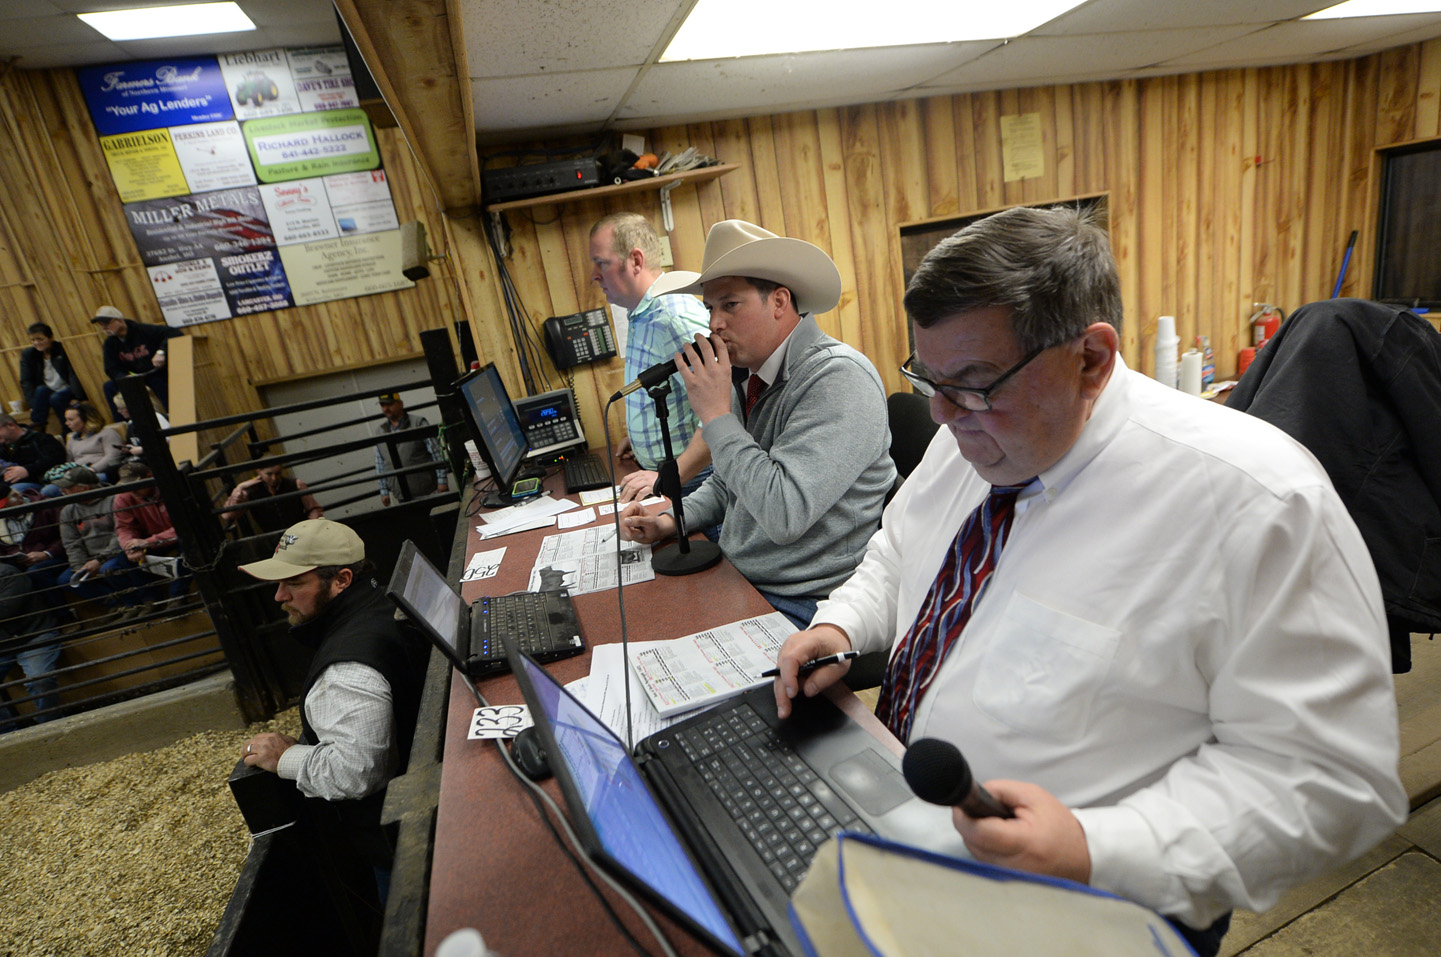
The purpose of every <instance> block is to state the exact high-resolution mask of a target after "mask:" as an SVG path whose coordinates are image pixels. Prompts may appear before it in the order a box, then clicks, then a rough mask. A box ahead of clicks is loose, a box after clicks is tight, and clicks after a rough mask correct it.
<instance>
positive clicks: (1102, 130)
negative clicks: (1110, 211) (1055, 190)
mask: <svg viewBox="0 0 1441 957" xmlns="http://www.w3.org/2000/svg"><path fill="white" fill-rule="evenodd" d="M1070 89H1071V99H1072V102H1073V103H1074V110H1073V111H1072V115H1073V117H1074V120H1075V124H1076V136H1075V163H1074V165H1075V169H1076V183H1075V189H1074V191H1073V193H1072V195H1076V196H1080V195H1083V194H1088V193H1100V192H1104V191H1105V190H1107V189H1108V188H1109V184H1110V179H1109V178H1108V177H1107V175H1106V170H1107V162H1108V160H1110V159H1111V156H1110V154H1109V153H1108V152H1107V149H1106V119H1107V116H1108V114H1107V112H1106V86H1105V85H1104V84H1101V83H1082V84H1079V85H1077V86H1073V87H1071V88H1070Z"/></svg>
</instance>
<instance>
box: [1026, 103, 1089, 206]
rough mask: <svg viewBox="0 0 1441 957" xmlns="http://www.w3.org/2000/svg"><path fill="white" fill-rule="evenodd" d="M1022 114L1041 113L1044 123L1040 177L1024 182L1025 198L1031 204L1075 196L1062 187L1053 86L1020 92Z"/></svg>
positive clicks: (1042, 124) (1042, 126)
mask: <svg viewBox="0 0 1441 957" xmlns="http://www.w3.org/2000/svg"><path fill="white" fill-rule="evenodd" d="M1020 112H1021V113H1037V114H1039V115H1040V119H1041V162H1042V169H1041V175H1040V176H1033V177H1030V178H1028V179H1024V180H1022V181H1021V194H1022V196H1023V197H1024V201H1025V202H1027V203H1044V202H1049V201H1050V200H1053V199H1059V198H1060V197H1062V196H1072V195H1075V194H1074V193H1066V192H1063V191H1062V190H1061V189H1060V186H1059V185H1058V179H1059V178H1058V175H1057V170H1056V94H1055V88H1054V87H1049V86H1038V87H1031V88H1029V89H1025V90H1021V91H1020Z"/></svg>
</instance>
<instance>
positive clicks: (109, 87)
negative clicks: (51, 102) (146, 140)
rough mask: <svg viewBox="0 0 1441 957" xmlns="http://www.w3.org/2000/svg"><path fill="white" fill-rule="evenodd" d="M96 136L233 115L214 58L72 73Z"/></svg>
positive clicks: (181, 59)
mask: <svg viewBox="0 0 1441 957" xmlns="http://www.w3.org/2000/svg"><path fill="white" fill-rule="evenodd" d="M75 74H76V77H77V79H79V81H80V89H81V92H83V93H84V94H85V102H86V103H88V104H89V105H90V118H91V119H92V120H94V122H95V129H96V130H98V131H99V132H100V135H102V136H113V135H115V134H117V133H134V132H135V131H137V130H153V129H155V128H156V127H161V126H179V125H181V124H187V123H213V122H215V121H217V120H228V119H232V118H233V117H234V115H235V114H234V113H233V112H232V110H231V108H230V97H229V95H228V94H227V93H226V92H225V80H224V78H223V77H222V76H221V73H220V65H219V64H218V63H216V62H215V58H214V57H180V58H178V59H174V60H142V61H138V62H135V63H115V64H112V65H110V66H92V67H86V68H85V69H83V70H76V71H75Z"/></svg>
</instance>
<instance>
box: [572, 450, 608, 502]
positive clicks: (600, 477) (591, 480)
mask: <svg viewBox="0 0 1441 957" xmlns="http://www.w3.org/2000/svg"><path fill="white" fill-rule="evenodd" d="M564 469H565V490H566V491H567V492H571V493H575V492H585V491H588V490H590V489H593V488H608V487H609V486H610V484H611V480H610V469H608V468H606V466H605V461H604V460H603V459H602V458H601V457H600V456H598V455H592V454H591V453H590V452H584V453H582V454H580V455H573V456H570V457H569V458H567V459H566V460H565V466H564Z"/></svg>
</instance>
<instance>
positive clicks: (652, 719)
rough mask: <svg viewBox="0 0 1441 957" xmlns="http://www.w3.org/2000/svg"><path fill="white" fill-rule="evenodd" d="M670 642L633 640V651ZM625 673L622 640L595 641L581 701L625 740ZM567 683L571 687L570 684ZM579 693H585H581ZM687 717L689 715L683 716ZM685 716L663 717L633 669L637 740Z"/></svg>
mask: <svg viewBox="0 0 1441 957" xmlns="http://www.w3.org/2000/svg"><path fill="white" fill-rule="evenodd" d="M663 644H666V642H664V641H632V642H631V643H630V653H631V654H632V655H634V654H636V653H637V652H638V651H641V650H644V649H646V648H650V647H652V646H653V645H663ZM624 673H625V660H624V658H623V657H622V655H621V646H620V645H618V644H608V645H592V646H591V649H590V676H589V677H588V678H586V679H584V681H585V684H584V685H583V686H582V691H583V692H584V697H583V698H582V699H581V703H582V704H584V705H585V706H586V707H587V708H589V709H590V710H591V713H593V714H594V715H595V716H596V717H597V718H599V719H600V720H601V721H602V722H604V723H605V725H606V727H608V728H610V729H611V730H612V731H614V732H615V734H616V737H618V738H620V739H621V740H622V741H624V740H625V685H623V684H621V676H622V674H624ZM567 687H570V686H569V685H567ZM577 697H581V696H580V695H577ZM682 717H685V716H682ZM679 720H681V718H680V717H676V718H662V717H661V716H660V715H658V714H656V710H655V708H653V707H651V703H650V699H649V698H647V697H646V694H645V688H644V687H643V686H642V685H641V683H640V679H639V678H637V677H636V676H635V674H634V673H633V672H632V673H631V676H630V721H631V733H632V735H633V737H634V741H632V742H631V743H632V744H634V743H635V741H641V740H643V739H645V738H647V737H649V736H650V735H652V734H655V733H656V732H657V731H660V730H661V729H663V728H668V727H670V726H671V725H673V724H675V723H676V722H677V721H679Z"/></svg>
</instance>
